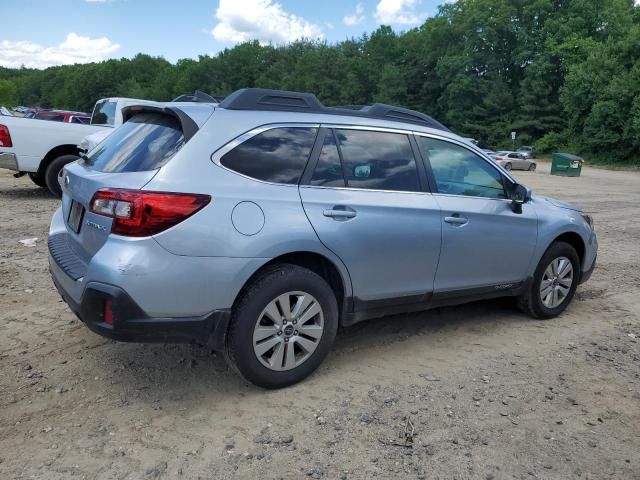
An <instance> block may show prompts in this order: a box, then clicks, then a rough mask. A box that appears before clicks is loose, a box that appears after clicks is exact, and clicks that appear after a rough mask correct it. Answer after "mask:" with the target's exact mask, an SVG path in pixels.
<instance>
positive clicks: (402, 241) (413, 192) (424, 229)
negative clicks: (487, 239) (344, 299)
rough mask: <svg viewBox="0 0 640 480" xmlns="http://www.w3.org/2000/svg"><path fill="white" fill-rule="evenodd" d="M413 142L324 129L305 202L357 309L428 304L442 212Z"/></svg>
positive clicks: (303, 194) (379, 134)
mask: <svg viewBox="0 0 640 480" xmlns="http://www.w3.org/2000/svg"><path fill="white" fill-rule="evenodd" d="M422 177H423V178H424V181H421V178H420V176H419V174H418V164H417V162H416V159H415V156H414V149H413V148H412V146H411V143H410V140H409V137H408V135H405V134H402V133H390V132H384V131H364V130H357V129H348V128H340V129H336V130H335V131H334V130H332V129H327V131H326V136H325V138H324V143H323V147H322V150H321V152H320V155H319V158H318V161H317V164H316V165H315V168H314V170H313V174H312V176H311V177H310V178H309V180H308V181H307V182H306V185H301V187H300V196H301V199H302V203H303V206H304V209H305V212H306V214H307V216H308V217H309V220H310V221H311V224H312V225H313V227H314V229H315V231H316V233H317V234H318V237H319V238H320V240H321V241H322V243H323V244H324V245H325V246H326V247H327V248H329V249H330V250H331V251H333V252H334V253H335V254H336V255H337V256H338V257H340V259H341V260H342V261H343V262H344V264H345V265H346V266H347V269H348V270H349V274H350V275H351V281H352V286H353V294H354V297H355V298H354V304H355V307H356V310H363V309H369V308H382V307H385V306H391V305H400V304H403V303H417V302H420V301H424V300H426V299H427V298H428V295H429V294H430V293H431V292H432V291H433V281H434V276H435V272H436V267H437V263H438V256H439V254H440V235H441V221H440V209H439V207H438V204H437V202H436V200H435V198H434V197H433V195H431V194H430V193H427V192H425V191H424V189H423V186H424V184H426V177H424V173H423V174H422Z"/></svg>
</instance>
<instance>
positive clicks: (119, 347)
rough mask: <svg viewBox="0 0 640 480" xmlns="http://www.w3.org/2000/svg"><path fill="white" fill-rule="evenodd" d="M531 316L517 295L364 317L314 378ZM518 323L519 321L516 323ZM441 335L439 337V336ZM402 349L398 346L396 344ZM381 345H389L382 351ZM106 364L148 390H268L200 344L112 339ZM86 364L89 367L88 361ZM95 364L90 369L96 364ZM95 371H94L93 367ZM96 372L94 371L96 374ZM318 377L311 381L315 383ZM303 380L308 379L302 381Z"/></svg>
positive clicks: (344, 333)
mask: <svg viewBox="0 0 640 480" xmlns="http://www.w3.org/2000/svg"><path fill="white" fill-rule="evenodd" d="M528 321H530V320H529V319H528V317H527V316H525V315H524V314H521V313H520V312H518V311H517V309H516V308H515V305H514V301H513V299H512V298H504V299H497V300H486V301H479V302H474V303H470V304H466V305H460V306H455V307H446V308H438V309H434V310H429V311H425V312H417V313H412V314H403V315H394V316H388V317H384V318H379V319H374V320H369V321H365V322H362V323H359V324H356V325H354V326H351V327H348V328H344V329H342V330H341V331H340V332H339V333H338V337H337V339H336V343H335V346H334V348H333V350H332V351H331V352H330V353H329V356H328V358H327V359H326V360H325V362H324V364H323V365H324V366H325V367H327V365H328V367H329V368H323V366H321V367H320V368H319V369H318V370H317V371H316V372H315V373H314V374H313V375H312V377H310V378H311V379H314V380H318V379H323V378H325V379H326V378H327V376H330V375H332V371H335V370H338V371H340V370H343V371H350V370H351V369H352V368H353V367H354V366H355V365H358V364H360V363H361V362H362V361H363V356H365V357H366V356H367V355H368V350H371V349H378V350H377V351H376V356H377V358H378V359H379V358H380V355H381V354H382V355H389V356H390V357H392V356H397V355H398V354H399V353H400V352H402V351H403V349H405V347H404V346H403V345H402V344H401V342H405V341H407V340H408V339H412V338H414V337H420V342H424V346H422V345H421V346H420V349H421V350H425V351H428V350H429V349H431V348H433V347H435V346H436V345H439V346H440V348H441V343H442V341H443V340H442V339H443V338H444V339H446V341H447V343H450V344H456V343H457V342H458V343H463V344H465V345H468V344H469V343H468V342H469V338H473V336H471V337H470V335H473V333H474V332H477V333H479V334H482V335H483V336H484V338H485V339H486V338H487V335H488V336H489V337H491V335H492V334H493V332H496V331H499V330H501V329H504V328H511V327H517V324H521V323H523V322H528ZM514 324H515V325H514ZM436 337H437V338H436ZM396 343H397V344H398V345H397V348H398V351H396V350H395V344H396ZM380 347H385V349H384V351H383V352H382V353H381V352H380V351H379V350H380ZM96 355H98V357H99V358H97V361H98V363H99V364H102V365H110V364H113V365H117V364H122V365H125V366H126V367H125V368H124V369H123V370H122V371H121V372H119V373H118V377H119V378H118V381H119V383H123V384H125V385H126V386H127V387H128V388H130V389H136V388H140V385H144V389H145V390H146V392H147V394H149V395H151V396H152V397H153V396H154V395H162V393H163V392H166V391H167V390H170V391H172V392H173V393H174V394H176V395H180V394H181V392H182V393H186V392H187V391H188V392H191V393H193V391H194V382H197V384H198V386H197V389H198V390H200V392H201V394H202V395H203V396H207V395H208V394H209V393H211V394H214V395H215V394H216V393H222V392H225V393H239V392H243V394H249V393H250V392H253V393H255V394H259V392H263V391H264V390H262V389H260V388H258V387H255V386H253V385H250V384H248V383H247V382H246V381H244V380H243V379H242V378H241V377H240V376H239V375H237V374H236V373H235V372H234V371H233V370H232V369H230V368H229V367H228V366H227V364H226V362H225V360H224V356H223V354H222V353H216V352H212V351H211V350H210V349H208V348H206V347H202V346H198V345H162V344H123V343H118V342H107V343H106V344H105V345H104V347H103V348H101V349H99V351H96ZM83 365H85V366H88V365H87V364H86V363H84V364H83ZM97 368H98V367H97V366H96V365H93V366H92V367H91V369H92V370H93V369H97ZM94 371H95V370H94ZM91 374H92V375H93V373H91ZM314 380H311V381H312V382H313V381H314ZM303 383H304V382H303Z"/></svg>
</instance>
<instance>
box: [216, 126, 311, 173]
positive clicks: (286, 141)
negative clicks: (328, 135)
mask: <svg viewBox="0 0 640 480" xmlns="http://www.w3.org/2000/svg"><path fill="white" fill-rule="evenodd" d="M317 131H318V129H317V128H313V127H282V128H272V129H269V130H266V131H264V132H261V133H258V134H257V135H255V136H253V137H251V138H249V139H248V140H246V141H244V142H242V143H241V144H240V145H238V146H236V147H235V148H233V149H232V150H230V151H229V152H227V153H225V154H224V155H223V156H222V157H221V158H220V163H221V164H222V165H224V166H225V167H226V168H228V169H230V170H233V171H234V172H238V173H241V174H242V175H246V176H247V177H251V178H255V179H257V180H262V181H264V182H272V183H285V184H290V185H294V184H297V183H298V181H299V180H300V176H301V175H302V171H303V170H304V167H305V166H306V164H307V160H309V155H310V154H311V148H312V147H313V142H314V141H315V138H316V134H317Z"/></svg>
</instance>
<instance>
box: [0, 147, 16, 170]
mask: <svg viewBox="0 0 640 480" xmlns="http://www.w3.org/2000/svg"><path fill="white" fill-rule="evenodd" d="M0 168H6V169H7V170H13V171H15V172H18V171H19V170H20V169H19V168H18V157H16V155H15V154H14V153H7V152H0Z"/></svg>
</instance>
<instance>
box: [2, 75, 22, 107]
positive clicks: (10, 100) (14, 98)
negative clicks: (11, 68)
mask: <svg viewBox="0 0 640 480" xmlns="http://www.w3.org/2000/svg"><path fill="white" fill-rule="evenodd" d="M17 102H18V87H16V84H15V83H14V82H12V81H11V80H0V107H1V106H5V105H6V106H9V107H13V106H15V105H16V103H17Z"/></svg>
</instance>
